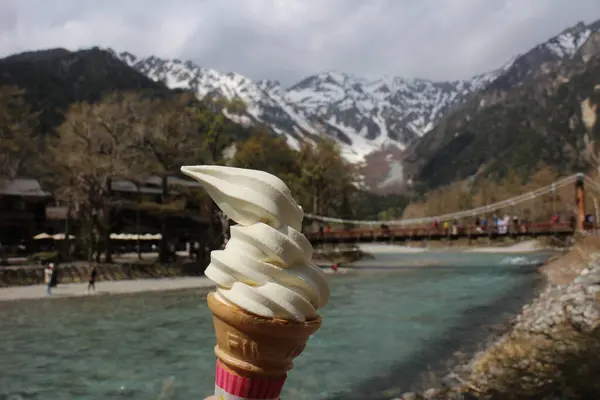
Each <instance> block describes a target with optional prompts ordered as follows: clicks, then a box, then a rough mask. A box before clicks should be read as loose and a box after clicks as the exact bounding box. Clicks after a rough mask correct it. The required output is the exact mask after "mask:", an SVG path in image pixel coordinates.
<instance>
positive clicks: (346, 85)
mask: <svg viewBox="0 0 600 400" xmlns="http://www.w3.org/2000/svg"><path fill="white" fill-rule="evenodd" d="M113 54H115V55H116V56H117V57H118V58H120V59H121V60H122V61H124V62H125V63H127V64H128V65H130V66H131V67H133V68H135V69H136V70H138V71H139V72H142V73H143V74H145V75H146V76H148V77H150V78H151V79H153V80H155V81H158V82H162V83H164V84H165V85H166V86H168V87H169V88H172V89H187V90H192V91H194V92H195V93H196V94H197V96H198V97H200V98H203V97H205V96H221V97H224V98H226V99H233V98H238V99H241V100H243V101H244V102H245V103H246V105H247V118H248V122H249V123H261V124H266V125H268V126H269V127H271V129H273V130H274V131H275V132H277V133H279V134H283V135H285V136H286V137H287V138H288V141H289V142H290V144H291V145H292V146H295V145H296V143H297V141H298V140H303V139H305V138H309V139H310V137H311V136H313V135H322V134H326V135H329V136H330V137H331V138H333V139H335V140H336V141H337V142H338V143H340V145H341V147H342V150H343V152H344V155H345V156H346V158H348V159H349V160H351V161H362V160H363V159H364V156H365V155H367V154H369V153H371V152H373V151H375V150H378V149H381V148H382V146H386V145H392V146H396V147H399V148H404V147H405V146H406V145H407V144H408V143H409V142H411V141H413V140H414V139H416V138H418V137H420V136H422V135H423V134H424V133H426V132H427V131H429V130H430V129H432V128H433V126H434V125H435V123H436V122H437V121H438V120H439V119H440V118H441V116H442V115H443V114H444V112H445V111H446V110H447V109H448V108H450V107H451V106H453V105H454V104H456V103H457V102H460V101H462V100H464V99H465V98H466V97H467V96H469V95H470V94H471V93H473V92H474V91H477V90H479V89H481V88H483V87H484V86H485V85H486V84H488V83H489V82H491V81H493V80H494V79H495V78H496V76H497V74H498V72H491V73H488V74H483V75H479V76H477V77H474V78H473V79H471V80H467V81H452V82H432V81H428V80H424V79H413V80H407V79H402V78H399V77H389V78H382V79H373V80H369V79H364V78H360V77H355V76H352V75H348V74H344V73H339V72H327V73H322V74H318V75H314V76H311V77H308V78H306V79H304V80H302V81H301V82H299V83H297V84H295V85H293V86H292V87H290V88H285V87H283V86H282V85H281V84H280V83H279V82H277V81H267V80H260V81H253V80H251V79H249V78H246V77H244V76H242V75H240V74H236V73H227V74H223V73H220V72H218V71H216V70H214V69H210V68H203V67H200V66H198V65H196V64H194V63H192V62H190V61H181V60H177V59H175V60H166V59H160V58H158V57H155V56H150V57H147V58H137V57H136V56H134V55H133V54H131V53H127V52H124V53H118V54H117V53H115V52H113Z"/></svg>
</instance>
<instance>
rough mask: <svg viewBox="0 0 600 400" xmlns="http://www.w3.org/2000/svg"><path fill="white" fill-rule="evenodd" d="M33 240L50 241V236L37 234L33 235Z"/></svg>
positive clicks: (43, 233)
mask: <svg viewBox="0 0 600 400" xmlns="http://www.w3.org/2000/svg"><path fill="white" fill-rule="evenodd" d="M33 239H34V240H40V239H52V235H48V234H47V233H45V232H42V233H38V234H37V235H35V236H34V237H33Z"/></svg>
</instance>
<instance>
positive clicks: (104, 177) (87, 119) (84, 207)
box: [47, 93, 147, 262]
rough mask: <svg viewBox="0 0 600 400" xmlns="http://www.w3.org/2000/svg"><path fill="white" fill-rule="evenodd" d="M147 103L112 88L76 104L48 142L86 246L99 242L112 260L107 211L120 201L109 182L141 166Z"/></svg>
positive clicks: (61, 193)
mask: <svg viewBox="0 0 600 400" xmlns="http://www.w3.org/2000/svg"><path fill="white" fill-rule="evenodd" d="M146 103H147V101H146V100H143V99H141V98H140V97H139V96H138V95H136V94H128V93H125V94H122V93H114V94H110V95H108V96H106V97H105V98H104V99H102V100H101V101H100V102H98V103H95V104H87V103H77V104H74V105H72V106H71V107H70V109H69V111H68V112H67V115H66V119H65V122H64V123H63V124H62V125H61V126H60V127H59V128H58V130H57V136H56V137H55V138H53V139H52V140H51V141H50V143H49V151H48V156H49V157H48V160H47V161H48V162H47V164H48V167H49V169H50V170H49V172H50V173H51V179H52V181H53V183H54V185H55V187H56V188H57V191H56V194H57V197H59V199H61V200H63V201H65V202H66V203H67V205H68V207H69V208H72V209H75V210H77V212H78V214H79V219H80V220H81V221H82V224H83V227H84V231H85V232H86V236H87V237H86V238H85V239H87V244H88V248H89V249H91V248H92V246H93V245H96V244H98V243H99V242H101V243H102V244H103V246H104V249H103V250H104V253H105V261H106V262H111V251H110V233H111V229H112V221H111V211H112V208H113V207H114V206H117V205H118V204H116V203H115V201H114V199H113V196H112V195H111V194H112V193H111V190H112V188H111V186H112V183H111V182H112V180H113V179H114V178H128V177H136V178H137V177H139V176H140V175H141V174H143V173H144V171H145V168H144V163H143V158H142V156H141V154H140V151H139V149H140V140H141V138H142V134H141V133H142V131H143V129H144V128H145V127H146V123H145V122H146V114H145V110H146V107H145V104H146ZM100 238H102V240H99V239H100ZM98 250H100V249H98ZM99 258H100V251H98V252H97V261H99Z"/></svg>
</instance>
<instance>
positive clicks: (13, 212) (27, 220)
mask: <svg viewBox="0 0 600 400" xmlns="http://www.w3.org/2000/svg"><path fill="white" fill-rule="evenodd" d="M51 199H52V195H51V194H50V193H49V192H46V191H44V190H43V189H42V188H41V186H40V183H39V182H38V181H37V180H35V179H32V178H16V179H12V180H4V181H0V243H1V244H2V245H3V246H7V247H14V246H18V245H20V244H27V243H29V241H30V240H31V239H32V238H33V236H34V235H36V234H37V233H39V232H41V231H42V229H43V228H44V224H45V220H46V205H47V204H48V203H49V202H50V201H51Z"/></svg>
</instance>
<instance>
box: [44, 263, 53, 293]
mask: <svg viewBox="0 0 600 400" xmlns="http://www.w3.org/2000/svg"><path fill="white" fill-rule="evenodd" d="M53 269H54V267H53V265H52V263H50V264H48V265H47V266H46V268H44V283H45V284H46V295H47V296H50V295H52V275H53V273H54V271H53Z"/></svg>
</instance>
